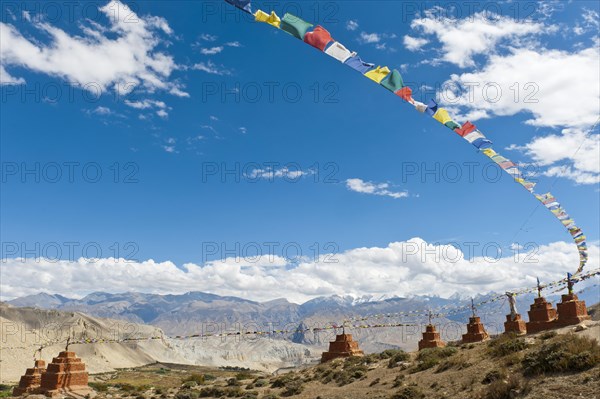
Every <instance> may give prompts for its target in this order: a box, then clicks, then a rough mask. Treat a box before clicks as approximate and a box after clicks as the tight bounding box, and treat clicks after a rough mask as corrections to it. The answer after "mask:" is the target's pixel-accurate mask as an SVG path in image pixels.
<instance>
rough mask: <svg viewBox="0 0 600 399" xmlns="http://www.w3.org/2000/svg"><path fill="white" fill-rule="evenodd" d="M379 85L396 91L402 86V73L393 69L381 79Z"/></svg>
mask: <svg viewBox="0 0 600 399" xmlns="http://www.w3.org/2000/svg"><path fill="white" fill-rule="evenodd" d="M381 85H382V86H383V87H385V88H386V89H388V90H390V91H392V92H396V91H397V90H400V89H401V88H403V87H404V82H403V81H402V75H400V72H398V71H397V70H395V69H394V70H393V71H392V72H390V73H388V75H387V76H386V77H385V78H384V79H383V80H382V81H381Z"/></svg>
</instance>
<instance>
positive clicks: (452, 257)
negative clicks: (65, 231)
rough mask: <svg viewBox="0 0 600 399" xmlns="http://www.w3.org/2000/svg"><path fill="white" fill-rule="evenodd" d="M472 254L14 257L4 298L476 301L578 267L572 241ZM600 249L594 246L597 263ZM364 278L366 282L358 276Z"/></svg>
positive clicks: (427, 250)
mask: <svg viewBox="0 0 600 399" xmlns="http://www.w3.org/2000/svg"><path fill="white" fill-rule="evenodd" d="M481 248H482V247H481V246H480V247H478V248H477V247H476V248H475V249H474V251H473V253H472V254H471V253H470V251H469V250H467V248H466V247H465V248H457V247H455V246H451V245H434V244H431V243H427V242H425V241H423V240H422V239H419V238H414V239H411V240H408V241H403V242H393V243H390V244H389V245H387V246H386V247H371V248H356V249H351V250H348V251H345V252H343V253H339V254H327V255H323V256H321V257H319V258H318V259H306V258H304V259H301V261H299V262H295V263H294V264H293V265H292V264H290V262H289V260H287V259H286V258H285V257H284V256H283V255H282V254H275V255H274V256H273V255H272V254H269V255H264V256H261V257H256V258H226V259H222V260H217V261H211V262H207V263H205V264H204V265H196V264H192V263H188V264H184V265H183V266H182V267H181V268H178V267H177V266H176V265H175V264H173V263H172V262H155V261H153V260H148V261H144V262H133V261H131V262H128V261H125V260H123V259H113V258H107V259H97V260H89V259H78V260H76V261H49V260H35V259H7V260H4V261H3V262H2V264H1V266H2V271H3V277H2V282H1V285H0V288H1V292H2V295H3V296H4V298H5V299H6V298H11V297H17V296H23V295H28V294H34V293H37V292H38V291H39V290H40V287H52V290H53V291H56V292H59V293H63V294H65V293H69V294H71V295H78V296H81V295H85V294H87V293H90V292H93V291H106V292H124V291H139V292H152V293H163V294H164V293H184V292H187V291H192V290H194V291H198V290H201V291H205V292H212V293H215V294H220V295H234V296H243V297H246V298H249V299H253V300H272V299H275V298H281V297H283V298H287V299H289V300H292V301H296V302H303V301H306V300H309V299H312V298H314V297H317V296H323V295H336V294H337V295H356V296H361V295H382V294H387V295H398V296H410V295H440V296H442V297H449V296H451V295H452V294H454V293H455V292H461V294H463V295H474V294H477V293H486V292H490V291H495V292H504V291H505V290H511V289H514V288H523V287H530V286H534V285H535V281H536V280H535V278H536V276H537V277H539V278H540V279H541V280H542V281H544V282H549V281H554V280H558V279H561V278H563V277H564V273H565V272H566V271H570V270H572V269H573V264H577V263H578V254H577V250H576V248H575V246H574V245H573V244H572V243H565V242H556V243H551V244H548V245H542V246H540V247H539V248H537V250H536V251H535V253H526V252H523V251H520V252H519V253H518V254H512V253H511V254H503V255H502V256H500V257H493V258H486V257H484V254H483V253H481V254H478V251H481ZM598 261H599V248H598V246H596V245H592V246H591V247H590V265H597V264H598ZM357 276H360V278H357Z"/></svg>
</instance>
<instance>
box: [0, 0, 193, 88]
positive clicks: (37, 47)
mask: <svg viewBox="0 0 600 399" xmlns="http://www.w3.org/2000/svg"><path fill="white" fill-rule="evenodd" d="M99 11H100V12H101V13H102V14H104V15H105V16H106V17H107V18H108V21H109V24H108V26H102V25H100V24H98V23H96V22H93V21H88V22H87V25H84V26H82V31H83V34H82V35H71V34H69V33H67V32H65V31H64V30H62V29H60V28H58V27H56V26H53V25H51V24H50V23H47V22H44V21H40V20H39V19H38V18H36V19H34V18H30V22H29V23H30V24H31V26H33V27H34V28H35V29H37V31H39V32H42V33H44V34H45V35H46V36H48V37H49V41H48V42H47V43H43V42H42V41H39V40H33V39H29V38H27V37H26V36H25V35H24V34H23V33H22V32H20V31H19V30H17V28H16V27H15V26H13V25H11V24H8V23H4V22H2V23H0V37H2V41H1V42H0V59H1V64H2V70H1V72H2V73H1V74H2V81H3V82H8V83H11V82H13V83H14V82H15V81H16V82H20V81H21V82H22V80H21V78H11V75H9V74H8V73H7V72H6V68H11V71H12V68H25V69H28V70H31V71H35V72H39V73H43V74H47V75H51V76H57V77H59V78H62V79H64V80H66V81H68V82H70V83H73V84H75V85H77V86H79V87H81V88H83V89H87V90H94V91H97V90H98V88H100V89H101V90H102V91H105V90H107V89H109V88H113V89H114V90H116V91H118V92H119V93H128V92H130V91H132V90H133V89H134V88H140V89H144V90H146V91H148V92H154V91H156V90H165V91H168V92H171V91H173V89H174V88H176V89H177V90H175V93H177V92H179V93H180V94H185V93H183V91H182V87H181V86H179V85H177V84H174V83H172V82H170V80H169V78H170V77H171V73H172V72H173V71H174V70H175V69H176V68H177V65H176V64H175V61H174V60H173V57H172V56H170V55H168V54H166V53H164V52H161V51H159V50H157V47H158V46H159V45H160V44H161V43H163V42H164V37H165V36H167V37H168V36H171V35H172V34H173V32H172V30H171V28H170V27H169V25H168V23H167V22H166V21H165V20H164V19H163V18H159V17H153V16H145V17H140V16H138V15H136V14H135V13H134V12H133V11H132V10H131V9H130V8H129V7H128V6H127V5H125V4H123V3H121V2H120V1H117V0H113V1H110V2H109V3H108V4H106V5H105V6H103V7H100V8H99ZM132 20H135V21H136V23H131V21H132ZM11 73H14V71H13V72H11Z"/></svg>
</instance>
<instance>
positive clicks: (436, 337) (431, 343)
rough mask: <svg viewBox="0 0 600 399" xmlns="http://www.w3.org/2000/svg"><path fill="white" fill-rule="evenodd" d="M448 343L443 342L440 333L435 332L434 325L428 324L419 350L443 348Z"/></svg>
mask: <svg viewBox="0 0 600 399" xmlns="http://www.w3.org/2000/svg"><path fill="white" fill-rule="evenodd" d="M444 346H446V343H445V342H444V341H442V340H441V338H440V333H439V332H437V331H436V330H435V326H434V325H433V324H431V323H430V324H428V325H427V327H425V332H424V333H423V339H422V340H420V341H419V350H421V349H426V348H443V347H444Z"/></svg>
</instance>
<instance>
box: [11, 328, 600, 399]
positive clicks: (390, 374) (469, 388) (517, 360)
mask: <svg viewBox="0 0 600 399" xmlns="http://www.w3.org/2000/svg"><path fill="white" fill-rule="evenodd" d="M539 337H540V336H538V338H537V339H531V338H529V337H528V338H523V337H517V336H502V337H499V338H497V339H495V340H494V341H493V342H490V343H487V344H483V345H475V346H474V347H473V348H472V349H468V345H466V346H465V345H456V346H452V347H446V348H433V349H427V350H422V351H420V352H417V353H411V354H409V353H406V352H404V351H401V350H387V351H384V352H382V353H378V354H370V355H367V356H365V357H350V358H342V359H335V360H332V361H330V362H327V363H324V364H319V365H316V366H312V367H310V366H309V367H302V368H299V369H296V370H294V371H292V372H289V373H286V374H280V375H277V376H271V375H270V374H269V373H266V372H260V371H251V370H239V369H236V368H234V367H230V368H228V369H226V368H222V369H215V368H207V367H198V366H177V365H169V368H166V367H164V365H160V364H156V365H154V366H153V367H151V366H145V367H143V368H138V369H127V370H119V371H116V372H111V373H105V374H103V375H102V376H101V377H100V376H98V377H100V378H97V379H96V381H95V382H91V383H90V386H92V387H94V388H95V389H96V391H97V392H98V396H97V399H107V397H108V395H111V396H112V399H200V398H212V399H216V398H218V399H227V398H237V399H287V398H292V399H294V398H297V399H317V398H320V399H327V398H335V397H338V398H347V399H363V398H365V397H372V398H387V399H423V398H432V399H441V398H446V397H448V398H453V397H468V398H474V399H509V398H510V399H527V398H546V397H549V396H548V392H554V391H555V390H556V393H557V395H563V393H564V392H568V393H569V394H572V397H581V398H588V397H590V398H591V397H593V396H594V395H595V394H596V390H597V384H598V382H599V381H600V364H599V359H600V352H599V348H598V344H597V343H596V341H594V340H592V339H589V338H586V337H585V336H584V335H581V334H572V335H555V336H552V337H549V338H547V339H539ZM525 344H527V345H525ZM391 362H392V363H391ZM403 362H406V365H403V364H402V363H403ZM390 363H391V364H392V365H393V366H392V367H391V368H390V367H389V366H390ZM399 365H402V366H403V368H402V369H401V368H399V367H398V366H399ZM405 368H406V369H405ZM589 368H592V369H591V370H589ZM160 370H168V371H160ZM582 370H584V371H582ZM563 371H564V372H568V373H569V375H568V378H567V379H565V376H564V375H561V374H560V373H561V372H563ZM209 373H210V374H209ZM540 374H546V375H545V376H544V377H543V380H542V379H541V378H535V379H533V380H532V382H531V384H529V383H528V381H529V379H528V378H526V376H536V375H540ZM95 377H96V376H92V380H94V379H95ZM542 381H543V384H542V383H541V382H542ZM6 389H8V390H6ZM5 390H6V391H2V390H1V389H0V394H1V395H4V396H8V395H9V394H10V392H11V391H10V387H9V388H5ZM549 390H550V391H549ZM567 390H568V391H567ZM530 391H531V393H529V394H528V392H530ZM5 392H6V393H5ZM557 397H558V396H557ZM561 397H566V396H561Z"/></svg>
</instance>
